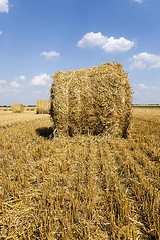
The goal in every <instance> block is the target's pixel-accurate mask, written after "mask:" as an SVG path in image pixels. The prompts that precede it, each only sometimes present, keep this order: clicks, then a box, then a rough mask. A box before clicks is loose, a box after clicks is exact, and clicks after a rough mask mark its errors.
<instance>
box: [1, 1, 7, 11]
mask: <svg viewBox="0 0 160 240" xmlns="http://www.w3.org/2000/svg"><path fill="white" fill-rule="evenodd" d="M8 11H9V6H8V0H0V12H6V13H8Z"/></svg>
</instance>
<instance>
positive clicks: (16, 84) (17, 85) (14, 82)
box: [10, 81, 20, 88]
mask: <svg viewBox="0 0 160 240" xmlns="http://www.w3.org/2000/svg"><path fill="white" fill-rule="evenodd" d="M10 86H11V87H14V88H19V87H20V84H19V83H18V82H16V81H13V82H11V84H10Z"/></svg>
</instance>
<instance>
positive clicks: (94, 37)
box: [77, 32, 108, 48]
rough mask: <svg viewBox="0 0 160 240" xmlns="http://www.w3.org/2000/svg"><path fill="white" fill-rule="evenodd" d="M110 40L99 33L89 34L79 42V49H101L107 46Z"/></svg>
mask: <svg viewBox="0 0 160 240" xmlns="http://www.w3.org/2000/svg"><path fill="white" fill-rule="evenodd" d="M107 39H108V38H107V37H105V36H103V35H102V34H101V32H98V33H93V32H90V33H87V34H85V35H84V36H83V38H82V39H81V40H79V41H78V44H77V45H78V47H81V48H86V47H97V46H99V47H101V46H103V45H104V44H105V42H106V40H107Z"/></svg>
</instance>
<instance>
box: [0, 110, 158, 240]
mask: <svg viewBox="0 0 160 240" xmlns="http://www.w3.org/2000/svg"><path fill="white" fill-rule="evenodd" d="M23 115H24V116H23ZM27 116H28V117H27ZM51 131H52V121H51V119H50V116H49V115H36V114H35V113H34V112H31V113H24V114H16V115H13V114H12V113H8V112H5V113H0V168H1V171H0V239H2V240H3V239H13V240H16V239H18V240H19V239H24V240H25V239H27V240H29V239H33V240H36V239H37V240H38V239H40V240H41V239H46V240H54V239H57V240H60V239H63V240H70V239H86V240H91V239H95V240H98V239H99V240H103V239H104V240H107V239H109V240H112V239H118V240H120V239H121V240H122V239H124V240H126V239H128V240H136V239H137V240H138V239H139V240H142V239H156V240H159V239H160V109H141V108H134V109H133V118H132V122H131V126H130V129H129V135H128V138H127V139H123V138H112V137H107V136H103V137H100V136H77V137H68V138H66V137H64V138H63V137H61V138H60V137H59V138H58V137H56V138H54V139H48V138H47V136H48V135H49V134H50V133H51Z"/></svg>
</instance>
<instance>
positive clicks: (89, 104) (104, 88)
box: [51, 63, 132, 137]
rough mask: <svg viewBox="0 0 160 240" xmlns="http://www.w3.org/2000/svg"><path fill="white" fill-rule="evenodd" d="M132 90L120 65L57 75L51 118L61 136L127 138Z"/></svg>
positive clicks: (53, 89)
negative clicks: (86, 135)
mask: <svg viewBox="0 0 160 240" xmlns="http://www.w3.org/2000/svg"><path fill="white" fill-rule="evenodd" d="M131 102H132V96H131V87H130V84H129V78H128V74H127V73H125V72H124V70H123V67H122V65H120V64H119V63H113V64H112V63H105V64H102V65H100V66H97V67H91V68H89V69H79V70H77V71H74V70H72V71H67V72H56V73H55V75H54V76H53V84H52V86H51V117H52V118H53V122H54V127H55V129H56V130H57V133H58V134H60V135H69V136H74V135H77V134H78V135H79V134H86V133H89V134H93V135H97V134H105V135H108V134H110V135H116V136H122V137H126V136H127V129H128V126H129V123H130V116H131Z"/></svg>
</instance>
